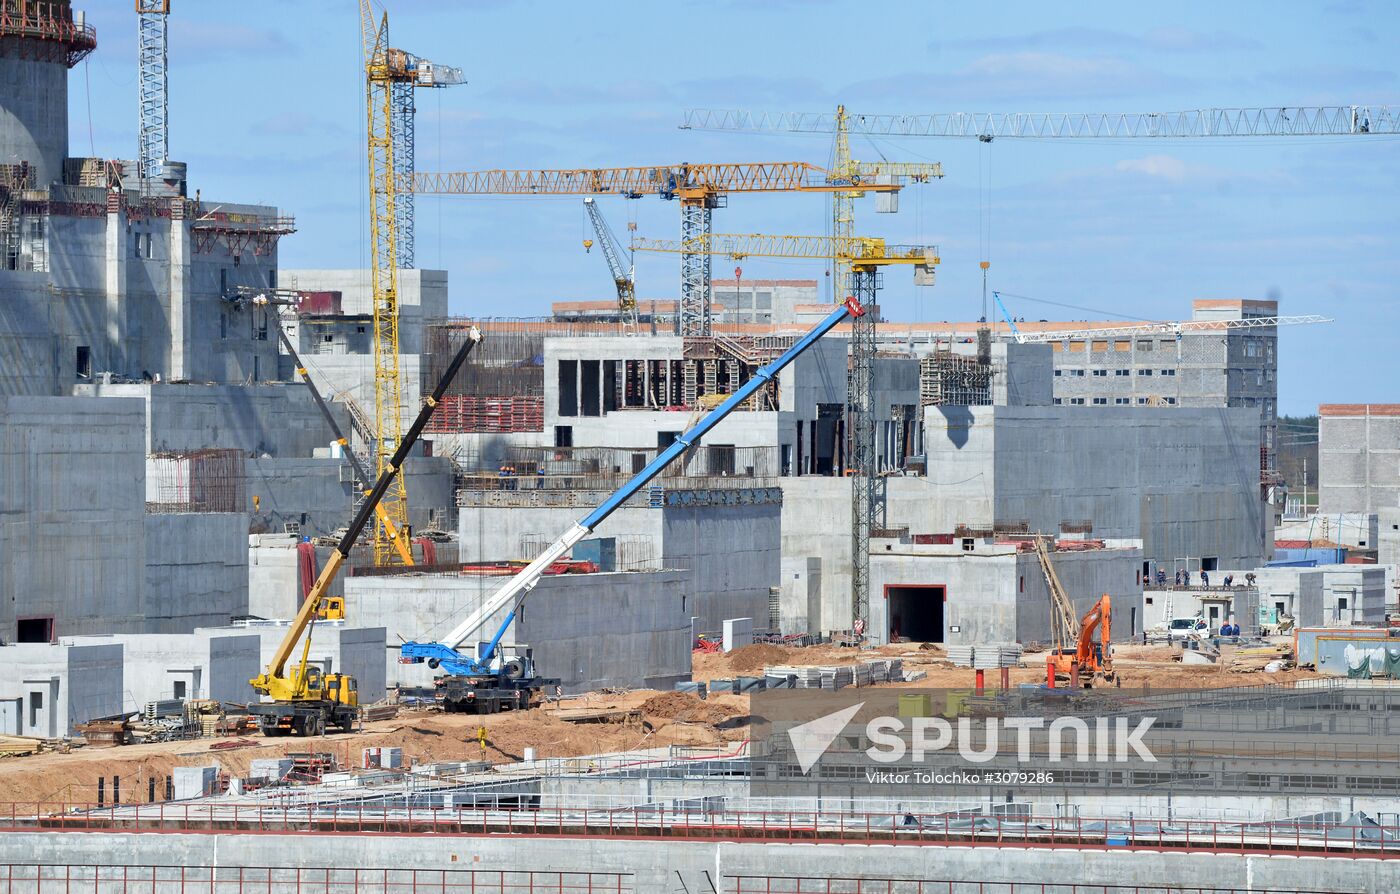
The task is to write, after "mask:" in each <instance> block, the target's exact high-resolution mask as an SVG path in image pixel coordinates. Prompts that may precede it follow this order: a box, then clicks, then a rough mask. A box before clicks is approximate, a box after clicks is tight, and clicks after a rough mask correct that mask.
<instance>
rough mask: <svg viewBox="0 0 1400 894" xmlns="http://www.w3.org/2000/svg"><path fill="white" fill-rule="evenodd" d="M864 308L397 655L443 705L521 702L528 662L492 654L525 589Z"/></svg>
mask: <svg viewBox="0 0 1400 894" xmlns="http://www.w3.org/2000/svg"><path fill="white" fill-rule="evenodd" d="M864 314H865V309H864V308H862V307H861V306H860V304H859V303H858V302H857V301H856V300H855V299H854V298H848V299H847V300H846V303H845V304H842V305H840V306H839V307H837V308H836V309H835V310H833V311H832V312H831V314H830V315H828V316H827V318H826V319H824V320H822V321H821V322H820V323H818V324H817V325H816V326H815V327H814V328H813V329H812V330H811V331H810V332H808V333H807V334H806V335H804V336H802V338H800V339H798V340H797V342H796V343H794V344H793V346H792V347H790V348H788V349H787V350H786V351H784V352H783V354H782V355H781V356H779V357H778V358H777V359H776V360H774V361H773V362H771V363H769V364H768V365H767V366H764V367H762V368H761V369H759V370H757V371H756V372H755V373H754V374H753V377H752V378H750V379H749V380H748V381H747V382H745V383H744V384H743V385H742V386H740V388H739V389H738V390H737V391H735V392H734V393H733V394H731V395H730V396H729V397H728V398H727V399H725V401H724V402H723V403H722V404H720V405H719V406H718V407H715V409H713V410H711V411H710V412H709V413H707V414H706V415H705V416H703V417H702V418H701V419H700V421H699V422H697V423H696V424H695V425H694V426H693V427H691V428H690V429H689V430H688V431H686V432H683V433H682V434H681V435H680V436H679V437H677V438H676V440H675V441H674V442H672V443H671V445H670V446H669V447H667V448H666V449H665V450H663V451H661V452H660V453H658V454H657V456H656V459H654V460H652V461H651V462H650V463H648V464H647V466H646V468H644V469H642V470H641V471H640V472H638V473H637V474H636V475H634V476H633V477H632V478H631V479H629V480H628V481H627V483H626V484H624V485H622V487H620V488H618V489H617V490H616V491H615V492H614V493H613V494H612V496H610V497H608V499H607V500H606V501H604V502H603V504H602V505H601V506H599V507H598V508H597V509H594V510H593V511H592V512H590V513H589V514H588V515H586V516H584V517H583V518H582V519H580V520H579V521H577V522H575V523H574V524H573V525H572V526H571V527H570V528H569V530H567V531H565V532H564V534H563V536H561V537H559V539H557V540H555V541H554V542H553V543H551V544H550V545H549V546H548V547H546V548H545V550H544V552H542V553H540V555H539V556H537V557H536V558H535V560H534V561H532V562H531V563H530V564H529V565H526V566H525V567H524V568H522V569H521V570H520V571H519V572H517V573H516V575H515V576H514V577H512V578H511V579H510V580H509V581H507V582H506V583H505V584H504V585H502V586H501V587H500V589H498V590H497V591H496V592H495V593H494V594H492V595H491V596H490V597H489V598H488V599H486V600H485V601H484V602H483V603H482V605H481V607H480V608H478V609H477V610H476V611H474V612H472V613H471V614H470V615H468V616H467V618H466V619H465V620H463V621H462V623H461V624H458V625H457V626H456V627H455V628H454V629H453V630H452V631H451V632H450V633H448V634H447V635H446V636H444V637H443V638H442V639H441V640H438V641H437V642H430V643H420V642H406V643H403V644H402V645H401V646H400V647H399V655H400V658H399V660H400V662H401V663H405V664H417V663H421V662H427V664H428V666H429V667H431V668H434V669H437V668H441V669H442V670H443V671H445V672H446V674H447V676H446V677H443V678H440V679H439V680H438V681H437V684H438V687H439V688H441V689H443V690H444V702H445V706H446V707H448V708H449V709H451V710H463V711H472V712H477V711H481V712H489V711H495V710H500V708H501V707H510V708H521V707H528V705H529V694H530V692H531V691H536V690H538V689H539V688H540V686H541V685H543V683H544V682H547V681H542V680H541V679H540V678H538V677H537V676H536V675H535V673H534V668H533V661H532V660H531V659H530V658H529V657H528V656H527V657H526V658H525V659H523V660H522V659H520V658H512V659H508V660H502V656H501V655H500V654H499V647H500V643H501V638H502V637H503V636H505V634H506V631H507V630H509V629H510V625H511V624H512V623H513V622H514V621H515V617H516V614H517V613H518V612H519V611H520V606H521V604H522V603H523V602H524V600H525V597H526V595H527V594H529V592H530V590H531V589H533V588H534V587H535V585H536V584H538V583H539V581H540V578H541V577H543V576H544V573H545V571H546V569H548V568H549V566H550V565H552V564H554V563H555V562H557V561H558V560H560V559H561V558H563V557H564V556H566V555H568V554H569V551H570V550H572V549H573V547H574V546H575V545H576V544H577V543H578V542H579V541H581V540H583V539H584V538H585V537H587V536H588V535H589V534H590V533H592V532H593V530H594V529H595V528H597V527H598V525H600V524H602V523H603V521H604V520H606V519H607V517H608V516H610V515H612V514H613V512H614V511H615V510H616V509H617V508H618V507H620V506H621V505H622V504H623V503H625V502H627V500H628V499H629V498H630V497H631V496H632V495H633V494H635V493H636V492H637V491H639V490H641V489H642V488H643V487H645V486H646V485H647V483H648V482H650V481H651V480H652V479H653V478H655V477H656V476H657V475H659V474H661V471H662V470H663V469H665V468H666V466H667V465H669V464H670V463H671V461H672V460H674V459H675V458H676V457H678V456H680V455H681V454H682V453H684V452H685V451H686V450H689V449H690V447H691V446H692V445H693V444H695V443H696V442H697V441H699V440H700V439H701V438H702V437H704V436H705V434H706V433H707V432H709V431H710V429H712V428H714V427H715V426H716V425H718V424H719V423H720V421H721V420H723V419H724V417H726V416H728V415H729V414H730V413H732V412H733V411H734V409H735V408H737V407H738V406H739V405H740V404H742V403H743V402H744V401H745V400H747V399H748V398H749V397H750V396H752V395H753V394H754V393H755V392H756V391H758V390H759V389H760V388H762V387H764V386H765V385H766V384H767V383H768V382H770V381H771V380H772V379H773V377H774V376H776V375H777V374H778V373H779V372H780V371H781V370H782V369H783V368H784V367H786V366H787V365H788V364H789V363H791V362H792V361H793V360H794V359H796V358H797V356H798V355H799V354H801V353H802V352H804V351H806V350H807V349H808V348H810V347H811V346H812V345H813V344H815V343H816V341H817V340H818V339H820V338H821V337H822V336H823V335H826V334H827V333H828V332H830V331H831V330H832V329H834V328H835V327H836V326H837V325H839V324H840V323H842V322H844V321H845V320H847V319H848V318H853V317H859V316H862V315H864ZM507 606H509V609H510V610H509V612H508V613H507V614H506V616H505V620H503V621H502V622H501V624H500V626H499V627H498V628H497V629H496V631H495V633H494V634H492V636H491V639H490V640H489V641H487V642H485V643H484V644H482V645H480V646H478V647H477V648H476V649H475V653H476V654H464V653H463V652H462V651H459V649H460V648H461V646H462V645H463V644H464V643H466V642H468V640H470V639H471V638H472V637H474V636H476V635H477V633H478V631H480V630H481V629H482V628H483V627H484V626H485V625H486V623H487V622H488V621H489V620H490V619H491V618H492V617H493V616H495V615H496V614H497V613H498V612H500V611H501V610H502V609H504V608H506V607H507Z"/></svg>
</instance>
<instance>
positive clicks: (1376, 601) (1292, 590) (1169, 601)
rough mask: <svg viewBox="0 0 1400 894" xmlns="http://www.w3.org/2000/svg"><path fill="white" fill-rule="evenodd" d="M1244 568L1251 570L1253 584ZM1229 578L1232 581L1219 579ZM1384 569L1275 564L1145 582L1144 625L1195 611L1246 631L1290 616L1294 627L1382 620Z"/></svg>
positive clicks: (1215, 625) (1214, 624)
mask: <svg viewBox="0 0 1400 894" xmlns="http://www.w3.org/2000/svg"><path fill="white" fill-rule="evenodd" d="M1246 574H1253V575H1254V583H1253V585H1252V586H1251V585H1249V584H1248V583H1247V581H1246V577H1245V575H1246ZM1227 575H1229V576H1231V577H1232V578H1233V583H1234V586H1233V587H1226V586H1224V585H1223V582H1224V580H1225V577H1226V576H1227ZM1386 576H1387V569H1385V568H1384V567H1381V566H1377V565H1280V566H1264V567H1260V568H1254V569H1244V570H1232V569H1221V570H1219V571H1217V572H1215V573H1213V574H1212V575H1211V581H1210V582H1211V586H1204V585H1201V584H1200V583H1199V579H1198V577H1197V576H1193V577H1192V578H1191V582H1190V583H1189V584H1188V585H1187V586H1184V587H1176V586H1167V587H1159V586H1156V585H1149V586H1148V587H1146V588H1144V591H1143V603H1144V608H1143V611H1144V615H1145V620H1146V622H1147V625H1148V626H1149V627H1151V626H1153V625H1154V624H1159V623H1164V622H1165V621H1166V620H1167V619H1169V618H1186V617H1192V616H1197V615H1199V616H1200V617H1202V618H1204V619H1205V620H1206V621H1207V623H1208V624H1209V626H1210V629H1211V630H1217V629H1219V627H1220V624H1221V623H1222V622H1224V621H1225V620H1226V619H1229V620H1232V621H1234V622H1235V623H1238V624H1239V625H1240V627H1241V629H1242V631H1243V632H1244V633H1245V634H1249V633H1250V632H1251V630H1252V629H1254V630H1257V629H1258V628H1259V627H1261V626H1265V625H1274V624H1277V623H1278V622H1279V621H1280V620H1281V619H1283V618H1292V619H1293V620H1294V625H1295V626H1297V627H1350V626H1353V625H1363V626H1365V625H1380V624H1382V623H1384V618H1385V607H1386V594H1387V592H1388V588H1387V584H1386Z"/></svg>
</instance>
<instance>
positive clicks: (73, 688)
mask: <svg viewBox="0 0 1400 894" xmlns="http://www.w3.org/2000/svg"><path fill="white" fill-rule="evenodd" d="M67 657H68V676H67V690H68V691H67V693H66V694H60V698H66V700H67V703H68V729H69V730H72V728H73V726H74V724H78V723H86V722H87V721H89V720H92V719H94V718H97V717H110V716H111V715H113V714H115V713H118V712H120V711H121V710H122V707H121V697H122V690H123V689H124V688H125V687H124V682H125V679H126V677H125V667H124V666H123V663H122V647H121V646H120V645H117V644H112V645H99V646H73V647H71V648H69V649H68V656H67ZM61 703H62V702H60V704H61ZM113 705H116V708H115V709H113Z"/></svg>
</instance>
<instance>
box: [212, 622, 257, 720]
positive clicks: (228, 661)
mask: <svg viewBox="0 0 1400 894" xmlns="http://www.w3.org/2000/svg"><path fill="white" fill-rule="evenodd" d="M208 642H209V698H215V699H218V700H219V701H221V702H235V703H243V704H246V703H248V702H251V701H254V700H256V699H257V697H258V696H257V693H256V692H254V691H253V687H252V686H251V685H249V683H248V681H249V680H251V679H252V678H254V677H256V676H257V675H258V674H259V673H260V671H261V668H260V667H259V666H258V659H259V657H260V655H259V653H260V651H261V645H260V643H259V640H258V637H256V636H254V635H252V634H246V635H241V636H240V635H230V636H209V639H208Z"/></svg>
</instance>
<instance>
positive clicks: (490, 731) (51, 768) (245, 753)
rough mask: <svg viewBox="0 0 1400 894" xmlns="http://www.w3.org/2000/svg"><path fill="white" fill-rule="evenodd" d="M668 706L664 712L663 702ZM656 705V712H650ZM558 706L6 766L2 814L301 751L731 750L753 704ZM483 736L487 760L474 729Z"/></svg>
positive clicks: (429, 756) (720, 699) (419, 756)
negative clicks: (622, 719)
mask: <svg viewBox="0 0 1400 894" xmlns="http://www.w3.org/2000/svg"><path fill="white" fill-rule="evenodd" d="M662 699H664V700H665V701H664V703H663V702H660V701H658V700H662ZM648 701H652V702H656V704H655V705H654V708H655V710H654V711H653V710H650V709H647V708H645V703H647V702H648ZM553 707H554V706H553V705H550V706H546V708H536V709H534V710H532V711H526V712H521V713H505V714H495V715H492V716H489V717H474V716H469V715H463V714H443V713H439V712H427V711H421V712H420V711H414V712H401V713H400V714H399V716H398V717H396V718H394V719H392V720H385V721H380V722H377V723H369V724H366V725H365V728H364V731H363V732H356V733H350V734H336V735H327V736H324V737H321V738H318V739H310V740H308V739H292V738H289V739H264V738H262V737H260V736H252V737H247V738H245V739H242V740H238V741H245V742H248V743H250V744H248V745H246V746H244V747H237V748H231V749H227V750H223V749H217V748H211V746H212V745H215V744H218V743H220V742H224V743H228V742H231V741H235V740H228V739H195V740H192V741H187V742H161V743H154V744H148V745H126V746H123V747H120V748H90V747H85V748H75V749H74V750H73V751H72V752H71V753H69V754H55V753H51V752H50V753H44V754H37V755H30V756H27V757H13V758H6V759H3V760H0V804H4V803H5V802H14V801H50V802H51V801H63V800H68V801H74V802H80V803H90V802H95V801H96V800H97V779H98V777H107V786H108V788H107V792H108V794H107V797H108V798H110V797H111V794H110V793H111V788H110V786H111V777H112V776H120V777H121V788H122V801H123V802H124V803H126V802H135V801H141V802H144V801H145V800H146V795H147V792H148V781H147V780H149V779H150V778H152V777H154V778H155V779H156V780H157V781H156V791H157V793H158V796H159V795H163V793H164V791H165V781H164V780H165V777H166V776H167V775H169V774H170V773H171V771H172V769H173V768H174V767H193V766H208V765H210V764H214V763H217V764H218V765H219V766H220V767H221V768H222V769H223V771H224V772H227V773H229V774H231V775H235V776H237V775H242V774H245V773H246V772H247V771H248V766H249V764H250V763H251V762H252V761H253V760H255V759H257V758H268V757H278V756H280V755H282V754H285V753H287V752H295V751H329V752H332V753H334V754H335V755H336V758H337V759H338V760H339V762H340V764H341V766H351V767H358V766H359V765H360V753H361V749H364V748H370V747H375V746H397V747H400V748H402V749H403V756H404V763H405V765H411V764H413V763H425V762H429V761H451V760H489V761H491V762H493V763H505V762H513V761H518V760H520V759H521V758H522V757H523V756H524V752H525V749H526V748H527V747H533V748H534V749H535V755H536V756H537V757H541V758H544V757H572V756H576V755H583V754H596V753H599V752H609V751H627V750H631V749H637V748H655V747H659V746H663V745H695V746H711V747H725V746H727V745H728V744H729V743H732V742H740V741H742V740H743V739H744V738H745V737H746V736H747V734H748V728H747V725H746V724H747V714H748V698H747V697H744V696H737V695H722V696H716V697H714V698H711V699H708V700H706V701H701V700H700V699H698V698H696V697H695V696H693V695H686V694H682V693H674V692H671V693H656V692H652V691H636V692H626V693H621V694H617V695H608V694H603V693H592V694H589V695H587V696H584V697H581V698H572V699H565V700H564V701H563V703H562V707H564V708H570V709H576V708H583V709H593V708H626V709H632V708H643V720H642V721H641V722H640V723H636V722H629V723H567V722H565V721H563V720H559V719H557V718H555V717H553V716H551V709H552V708H553ZM483 725H484V726H485V727H486V731H487V732H486V751H485V753H484V754H483V753H482V749H481V746H480V744H479V742H478V739H477V729H478V728H479V727H480V726H483Z"/></svg>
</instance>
